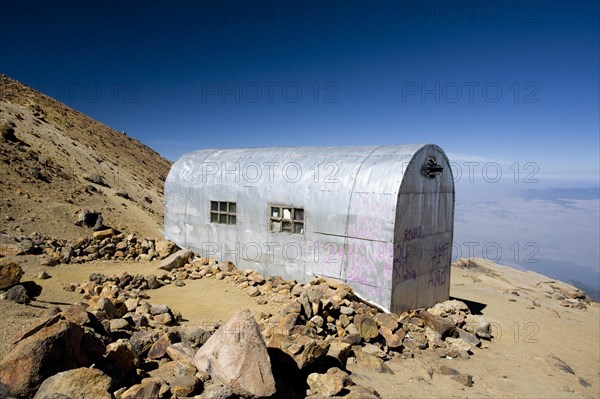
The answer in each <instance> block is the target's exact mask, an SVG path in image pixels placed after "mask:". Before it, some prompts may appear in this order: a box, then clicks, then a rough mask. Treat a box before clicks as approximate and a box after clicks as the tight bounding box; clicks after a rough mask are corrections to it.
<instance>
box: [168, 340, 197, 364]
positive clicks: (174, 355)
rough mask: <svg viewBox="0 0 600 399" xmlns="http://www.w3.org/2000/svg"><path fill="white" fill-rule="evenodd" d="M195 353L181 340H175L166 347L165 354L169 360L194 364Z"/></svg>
mask: <svg viewBox="0 0 600 399" xmlns="http://www.w3.org/2000/svg"><path fill="white" fill-rule="evenodd" d="M195 354H196V353H195V351H194V350H193V349H192V348H191V347H189V346H187V345H185V344H184V343H181V342H177V343H175V344H173V345H171V346H168V347H167V356H169V357H170V358H171V360H176V361H179V362H182V363H189V364H194V356H195Z"/></svg>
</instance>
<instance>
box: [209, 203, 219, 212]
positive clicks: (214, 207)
mask: <svg viewBox="0 0 600 399" xmlns="http://www.w3.org/2000/svg"><path fill="white" fill-rule="evenodd" d="M210 210H211V211H218V210H219V203H218V202H217V201H210Z"/></svg>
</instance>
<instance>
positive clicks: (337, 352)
mask: <svg viewBox="0 0 600 399" xmlns="http://www.w3.org/2000/svg"><path fill="white" fill-rule="evenodd" d="M350 348H351V346H350V344H347V343H345V342H341V341H337V340H334V341H331V342H330V343H329V349H328V350H327V357H330V358H332V359H335V361H336V362H337V363H338V364H339V365H340V367H341V368H343V369H345V368H346V363H347V361H348V354H349V353H350Z"/></svg>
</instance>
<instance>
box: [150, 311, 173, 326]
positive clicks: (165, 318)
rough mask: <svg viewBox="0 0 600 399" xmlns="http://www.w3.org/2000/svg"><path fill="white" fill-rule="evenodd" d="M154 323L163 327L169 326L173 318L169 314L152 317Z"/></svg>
mask: <svg viewBox="0 0 600 399" xmlns="http://www.w3.org/2000/svg"><path fill="white" fill-rule="evenodd" d="M154 321H155V322H157V323H160V324H163V325H165V326H170V325H171V324H173V316H171V314H170V313H162V314H159V315H156V316H154Z"/></svg>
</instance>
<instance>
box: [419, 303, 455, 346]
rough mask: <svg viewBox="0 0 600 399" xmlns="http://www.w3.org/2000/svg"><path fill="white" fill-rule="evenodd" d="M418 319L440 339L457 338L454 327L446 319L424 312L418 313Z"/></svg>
mask: <svg viewBox="0 0 600 399" xmlns="http://www.w3.org/2000/svg"><path fill="white" fill-rule="evenodd" d="M419 317H420V318H421V319H422V320H423V323H425V325H426V326H427V327H429V328H431V329H432V330H434V331H436V332H437V333H438V334H440V337H441V338H442V339H444V338H446V337H457V336H458V331H457V330H456V326H455V325H454V323H452V322H451V321H450V320H448V319H444V318H442V317H440V316H436V315H434V314H431V313H429V312H428V311H426V310H424V311H422V312H420V313H419Z"/></svg>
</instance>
